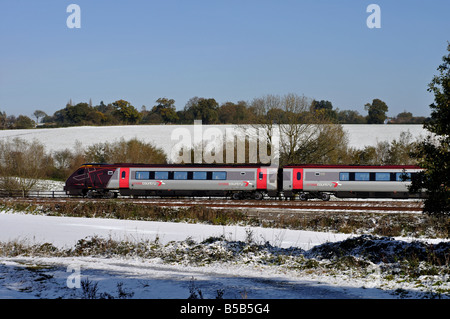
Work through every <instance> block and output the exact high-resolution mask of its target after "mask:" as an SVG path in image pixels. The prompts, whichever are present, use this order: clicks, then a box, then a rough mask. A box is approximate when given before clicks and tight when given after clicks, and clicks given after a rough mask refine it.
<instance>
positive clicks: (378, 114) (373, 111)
mask: <svg viewBox="0 0 450 319" xmlns="http://www.w3.org/2000/svg"><path fill="white" fill-rule="evenodd" d="M364 108H365V109H366V110H367V111H368V113H369V114H368V115H367V124H383V123H384V121H385V120H386V118H387V116H386V112H387V111H388V106H387V105H386V103H384V102H383V101H382V100H380V99H374V100H373V101H372V104H370V103H367V104H366V105H365V106H364Z"/></svg>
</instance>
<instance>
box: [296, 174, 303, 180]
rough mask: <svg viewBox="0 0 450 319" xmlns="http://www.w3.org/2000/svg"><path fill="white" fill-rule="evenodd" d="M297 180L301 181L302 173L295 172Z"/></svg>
mask: <svg viewBox="0 0 450 319" xmlns="http://www.w3.org/2000/svg"><path fill="white" fill-rule="evenodd" d="M297 180H298V181H301V180H302V173H300V172H297Z"/></svg>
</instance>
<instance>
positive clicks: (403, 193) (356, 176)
mask: <svg viewBox="0 0 450 319" xmlns="http://www.w3.org/2000/svg"><path fill="white" fill-rule="evenodd" d="M420 171H421V168H420V167H417V166H413V165H389V166H386V165H385V166H375V165H361V166H359V165H307V164H302V165H286V166H283V167H274V166H270V165H230V164H227V165H220V164H217V165H216V164H177V165H171V164H164V165H162V164H161V165H153V164H130V163H116V164H102V163H86V164H83V165H81V167H80V168H78V169H77V170H76V171H75V172H74V173H73V174H72V175H71V176H70V177H69V178H68V179H67V180H66V183H65V186H64V190H65V192H66V193H67V194H68V195H71V196H83V197H89V198H91V197H102V198H115V197H118V196H132V197H141V196H159V197H227V198H230V199H233V200H240V199H256V200H261V199H263V198H286V199H287V198H289V199H296V198H298V199H300V200H304V201H306V200H309V199H321V200H323V201H328V200H330V198H331V196H335V197H337V198H393V199H408V198H423V197H424V193H423V192H419V193H410V192H409V191H408V186H409V184H410V183H411V179H413V178H414V176H415V174H417V173H418V172H420Z"/></svg>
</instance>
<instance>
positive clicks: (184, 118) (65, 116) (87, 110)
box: [0, 95, 428, 129]
mask: <svg viewBox="0 0 450 319" xmlns="http://www.w3.org/2000/svg"><path fill="white" fill-rule="evenodd" d="M267 96H271V95H267ZM265 97H266V96H264V97H260V98H255V99H253V100H252V101H249V102H247V101H238V102H225V103H222V104H221V105H220V104H219V103H218V102H217V101H216V100H215V99H214V98H204V97H193V98H191V99H190V100H189V101H188V102H187V103H186V105H185V106H184V108H183V109H182V110H179V111H177V108H176V106H175V100H174V99H170V98H166V97H163V98H159V99H157V100H156V102H155V105H154V106H152V107H151V108H147V106H145V105H143V106H142V107H141V110H140V111H139V110H138V109H137V108H136V107H135V106H133V105H132V104H131V103H130V102H129V101H126V100H122V99H121V100H117V101H114V102H112V103H108V104H105V103H104V102H103V101H101V102H100V104H99V105H95V106H94V105H92V101H89V102H80V103H77V104H73V103H72V101H71V100H69V102H68V103H67V104H66V106H65V107H64V108H62V109H60V110H58V111H56V112H55V113H54V114H53V115H48V114H47V113H46V112H44V111H42V110H36V111H35V112H34V113H33V118H30V117H28V116H26V115H19V116H17V117H16V116H14V115H9V116H8V115H7V114H6V113H5V112H4V111H3V112H1V111H0V129H30V128H34V127H36V125H37V124H38V123H40V125H39V127H44V128H46V127H47V128H50V127H66V126H80V125H96V126H99V125H105V126H106V125H131V124H132V125H136V124H192V123H193V121H194V120H202V123H203V124H258V123H261V122H264V121H265V118H267V117H268V116H269V117H270V118H272V119H273V121H276V123H278V124H284V123H289V122H290V120H289V117H290V116H291V115H292V112H290V111H286V110H285V109H283V107H279V106H276V107H272V108H269V109H265V110H261V108H260V100H261V99H264V98H265ZM308 101H309V102H308V103H309V104H308V106H307V107H306V108H303V109H302V110H301V114H296V118H298V120H299V121H300V122H298V123H299V124H300V123H302V121H303V120H304V119H305V118H310V116H311V114H312V113H313V114H314V113H318V114H320V116H321V118H326V121H327V123H330V124H331V123H332V124H382V123H390V124H422V123H424V122H426V121H427V120H428V119H427V118H425V117H420V116H419V117H416V116H413V114H412V113H411V112H407V111H404V112H401V113H399V114H398V115H397V116H395V117H393V118H389V117H388V116H387V112H388V106H387V105H386V103H385V102H384V101H382V100H380V99H374V100H373V101H372V102H371V103H367V104H366V105H365V110H366V111H367V115H361V114H360V113H359V112H358V111H353V110H340V109H338V108H334V107H333V104H332V102H330V101H327V100H320V101H319V100H314V99H308ZM268 112H270V114H268ZM297 115H301V116H300V117H298V116H297Z"/></svg>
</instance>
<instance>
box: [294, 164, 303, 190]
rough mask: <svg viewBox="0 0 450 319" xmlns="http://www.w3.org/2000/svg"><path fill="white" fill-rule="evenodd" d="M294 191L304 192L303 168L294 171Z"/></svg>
mask: <svg viewBox="0 0 450 319" xmlns="http://www.w3.org/2000/svg"><path fill="white" fill-rule="evenodd" d="M292 189H295V190H303V168H294V169H292Z"/></svg>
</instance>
